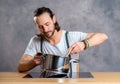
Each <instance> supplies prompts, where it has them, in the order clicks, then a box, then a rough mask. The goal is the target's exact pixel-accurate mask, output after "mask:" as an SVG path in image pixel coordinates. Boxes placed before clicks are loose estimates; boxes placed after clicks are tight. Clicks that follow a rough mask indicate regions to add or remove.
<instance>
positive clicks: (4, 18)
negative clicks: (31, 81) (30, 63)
mask: <svg viewBox="0 0 120 84" xmlns="http://www.w3.org/2000/svg"><path fill="white" fill-rule="evenodd" d="M42 6H46V7H49V8H51V9H52V10H53V11H54V13H55V15H56V17H57V21H58V22H59V24H60V26H61V28H62V29H64V30H69V31H82V32H87V33H89V32H102V33H106V34H107V35H108V37H109V39H108V40H107V41H105V42H104V43H103V44H101V45H99V46H96V47H91V48H89V49H88V50H86V51H84V52H82V53H81V54H80V59H81V61H80V70H81V71H120V50H119V49H120V38H119V36H120V0H0V71H17V65H18V61H19V59H20V58H21V56H22V55H23V53H24V51H25V48H26V46H27V44H28V42H29V40H30V38H31V37H32V36H33V35H34V34H36V28H35V25H34V22H33V12H34V10H35V9H36V8H37V7H42ZM34 70H35V71H38V70H39V67H36V68H35V69H34Z"/></svg>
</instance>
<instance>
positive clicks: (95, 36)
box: [87, 33, 108, 47]
mask: <svg viewBox="0 0 120 84" xmlns="http://www.w3.org/2000/svg"><path fill="white" fill-rule="evenodd" d="M87 39H88V40H89V43H90V47H92V46H97V45H99V44H101V43H103V42H104V41H105V40H107V39H108V37H107V35H106V34H104V33H89V34H88V35H87Z"/></svg>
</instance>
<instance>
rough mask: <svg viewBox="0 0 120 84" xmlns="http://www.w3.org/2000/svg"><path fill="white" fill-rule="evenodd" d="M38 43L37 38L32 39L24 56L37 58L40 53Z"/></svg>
mask: <svg viewBox="0 0 120 84" xmlns="http://www.w3.org/2000/svg"><path fill="white" fill-rule="evenodd" d="M37 46H38V43H37V39H36V37H32V38H31V40H30V41H29V43H28V45H27V47H26V50H25V52H24V54H28V55H31V56H35V55H36V53H37V52H38V47H37Z"/></svg>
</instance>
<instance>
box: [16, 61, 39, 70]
mask: <svg viewBox="0 0 120 84" xmlns="http://www.w3.org/2000/svg"><path fill="white" fill-rule="evenodd" d="M35 66H37V65H36V64H35V63H34V61H33V60H32V59H31V60H29V61H24V60H22V61H20V62H19V64H18V71H19V72H26V71H29V70H31V69H32V68H34V67H35Z"/></svg>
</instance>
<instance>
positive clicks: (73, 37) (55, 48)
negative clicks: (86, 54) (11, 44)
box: [24, 30, 87, 58]
mask: <svg viewBox="0 0 120 84" xmlns="http://www.w3.org/2000/svg"><path fill="white" fill-rule="evenodd" d="M65 33H66V31H65V30H62V37H61V40H60V42H59V43H58V44H56V45H52V44H50V43H49V42H47V41H43V43H42V47H43V49H42V50H43V53H44V54H54V55H59V56H65V54H66V53H67V44H66V37H65ZM67 36H68V42H69V45H70V46H71V45H72V44H74V43H75V42H78V41H82V40H84V39H86V36H87V33H83V32H78V31H69V33H68V35H67ZM40 48H41V39H40V38H39V37H37V36H34V37H32V38H31V40H30V42H29V44H28V46H27V48H26V50H25V53H24V54H28V55H31V56H35V55H36V53H37V52H41V49H40ZM72 58H76V57H75V56H74V57H73V56H72Z"/></svg>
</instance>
